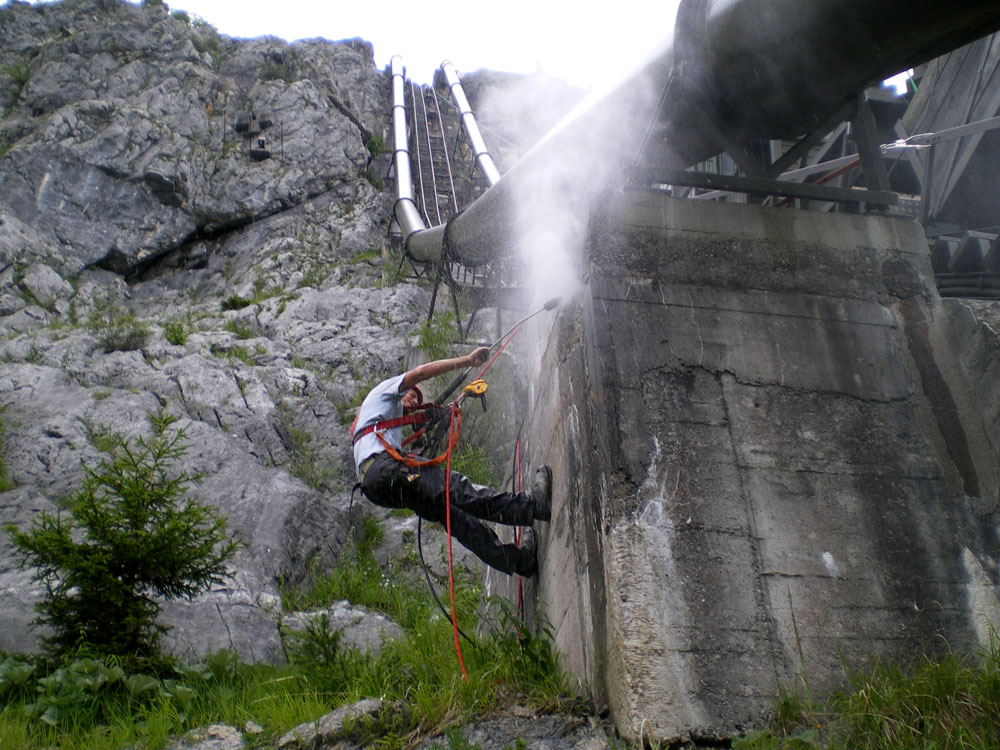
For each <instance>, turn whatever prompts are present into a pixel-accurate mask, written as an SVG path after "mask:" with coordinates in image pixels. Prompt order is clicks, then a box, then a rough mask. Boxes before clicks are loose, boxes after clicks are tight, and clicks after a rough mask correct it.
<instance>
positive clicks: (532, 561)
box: [516, 526, 538, 578]
mask: <svg viewBox="0 0 1000 750" xmlns="http://www.w3.org/2000/svg"><path fill="white" fill-rule="evenodd" d="M517 551H518V555H517V568H516V572H517V574H518V575H519V576H521V577H522V578H533V577H534V576H537V575H538V537H537V536H536V535H535V530H534V529H533V528H531V527H530V526H528V527H527V528H525V530H524V536H522V537H521V544H520V545H519V546H518V548H517Z"/></svg>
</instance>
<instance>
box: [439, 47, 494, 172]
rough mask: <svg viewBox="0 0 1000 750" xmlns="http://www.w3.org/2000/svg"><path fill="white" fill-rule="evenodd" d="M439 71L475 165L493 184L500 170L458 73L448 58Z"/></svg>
mask: <svg viewBox="0 0 1000 750" xmlns="http://www.w3.org/2000/svg"><path fill="white" fill-rule="evenodd" d="M441 72H442V73H444V79H445V81H447V83H448V90H449V91H450V92H451V99H452V101H453V102H455V106H456V107H458V112H459V116H460V117H461V118H462V128H463V129H464V130H465V135H466V137H468V139H469V146H470V147H471V148H472V154H473V157H474V158H475V161H476V166H477V167H479V172H480V174H482V176H483V178H484V179H485V180H486V182H487V184H489V185H495V184H496V183H497V182H499V181H500V171H499V170H498V169H497V168H496V164H494V163H493V157H492V156H490V152H489V150H488V149H487V148H486V141H485V140H483V135H482V133H480V132H479V125H478V124H477V123H476V116H475V115H474V114H472V108H471V107H470V106H469V100H468V99H467V98H466V97H465V90H464V89H463V88H462V83H461V81H459V80H458V73H456V72H455V66H454V65H452V64H451V62H449V61H448V60H445V61H444V62H443V63H441Z"/></svg>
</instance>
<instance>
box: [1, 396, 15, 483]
mask: <svg viewBox="0 0 1000 750" xmlns="http://www.w3.org/2000/svg"><path fill="white" fill-rule="evenodd" d="M0 416H3V407H0ZM5 432H6V429H5V425H4V423H3V422H2V421H0V492H9V491H10V490H12V489H14V487H16V486H17V485H15V484H14V480H12V479H11V478H10V472H8V471H7V462H6V460H5V459H4V445H5V442H4V434H5Z"/></svg>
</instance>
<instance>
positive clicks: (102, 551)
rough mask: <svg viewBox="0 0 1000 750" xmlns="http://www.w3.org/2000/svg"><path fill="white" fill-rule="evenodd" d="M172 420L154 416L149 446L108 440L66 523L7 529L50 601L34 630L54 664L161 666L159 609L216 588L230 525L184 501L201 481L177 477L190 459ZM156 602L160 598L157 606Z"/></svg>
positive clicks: (49, 519)
mask: <svg viewBox="0 0 1000 750" xmlns="http://www.w3.org/2000/svg"><path fill="white" fill-rule="evenodd" d="M176 420H177V418H176V417H172V416H170V415H168V414H167V413H166V412H160V413H158V414H150V415H149V421H150V425H151V426H152V427H153V435H152V437H151V438H149V439H146V438H142V437H140V438H138V439H136V440H135V441H134V442H132V443H130V442H128V441H126V440H125V439H124V438H123V437H122V436H121V435H118V434H116V433H113V432H110V431H107V430H102V431H100V432H99V433H98V431H95V435H97V434H99V436H100V437H101V438H102V440H103V442H102V443H99V442H97V441H96V440H95V441H93V442H94V444H95V445H102V447H105V448H106V449H107V450H106V453H107V456H106V457H104V458H102V459H101V460H100V462H99V463H98V465H97V467H96V468H90V467H88V466H84V472H85V478H84V482H83V486H82V488H81V489H80V490H79V491H78V492H77V493H76V494H75V495H74V496H73V497H71V498H70V499H69V500H68V502H67V503H66V510H67V513H66V514H63V513H62V512H57V513H56V514H54V515H53V514H50V513H44V512H43V513H39V514H38V515H37V516H36V517H35V520H34V521H33V523H32V525H31V528H30V529H29V530H28V531H22V530H21V529H18V528H17V527H16V526H14V525H10V524H9V525H7V526H5V527H4V528H5V530H6V531H7V532H8V533H9V534H10V536H11V540H12V541H13V543H14V547H15V549H16V550H17V553H18V554H19V555H20V556H21V559H22V563H23V564H24V565H28V566H32V567H33V568H35V569H36V570H35V578H36V580H38V581H41V582H42V583H44V584H45V590H46V595H45V597H44V598H43V599H42V600H41V601H40V602H39V604H38V605H37V610H38V612H39V617H38V620H37V622H38V623H39V624H41V625H44V626H47V627H48V628H50V629H51V633H50V634H49V635H46V636H44V637H43V639H42V640H43V642H44V644H45V646H46V649H47V651H48V653H49V655H50V656H52V657H53V658H55V659H57V660H64V659H66V658H67V657H68V656H71V655H74V654H77V653H80V652H82V653H85V654H87V655H96V656H101V657H103V656H115V657H118V658H120V659H121V660H122V664H123V665H124V666H126V667H128V668H135V669H139V670H141V669H147V668H151V667H152V668H157V667H162V666H163V665H164V658H163V656H162V655H161V653H160V637H161V636H162V634H163V633H164V632H165V628H164V627H163V626H162V625H160V624H159V623H158V622H157V616H158V614H159V611H160V606H161V605H160V603H159V600H163V599H167V600H169V599H175V598H178V597H182V596H184V597H191V596H193V595H195V594H198V593H200V592H201V591H203V590H205V589H206V588H208V586H209V585H210V584H212V583H216V582H220V581H221V580H222V577H223V575H224V573H225V566H226V563H227V561H228V560H229V559H230V558H231V557H232V556H233V554H235V552H236V549H237V546H238V545H237V544H236V542H234V541H232V540H230V539H228V538H227V534H226V522H225V519H223V518H219V517H217V516H215V515H214V514H213V512H212V511H211V509H210V508H208V507H206V506H204V505H202V504H200V503H198V502H196V501H194V500H192V499H190V498H187V497H186V496H185V490H186V487H187V485H189V484H190V483H192V482H196V481H198V480H199V479H200V477H198V476H196V475H192V474H189V473H187V472H183V471H176V470H175V469H174V464H175V462H176V461H177V460H178V459H180V458H181V457H182V456H183V455H184V453H185V452H186V450H187V446H186V443H185V441H186V435H185V432H184V430H174V431H171V426H172V425H173V423H174V422H175V421H176ZM154 597H156V598H154Z"/></svg>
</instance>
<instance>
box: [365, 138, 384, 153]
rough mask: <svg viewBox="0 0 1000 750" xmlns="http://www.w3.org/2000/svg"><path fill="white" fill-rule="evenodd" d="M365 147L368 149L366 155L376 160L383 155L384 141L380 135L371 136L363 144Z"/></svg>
mask: <svg viewBox="0 0 1000 750" xmlns="http://www.w3.org/2000/svg"><path fill="white" fill-rule="evenodd" d="M365 146H366V147H367V148H368V153H369V154H371V157H372V158H373V159H376V158H378V157H379V156H381V155H382V154H383V153H385V140H384V139H383V138H382V136H380V135H374V134H373V135H371V136H370V137H369V138H368V140H367V142H366V143H365Z"/></svg>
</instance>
